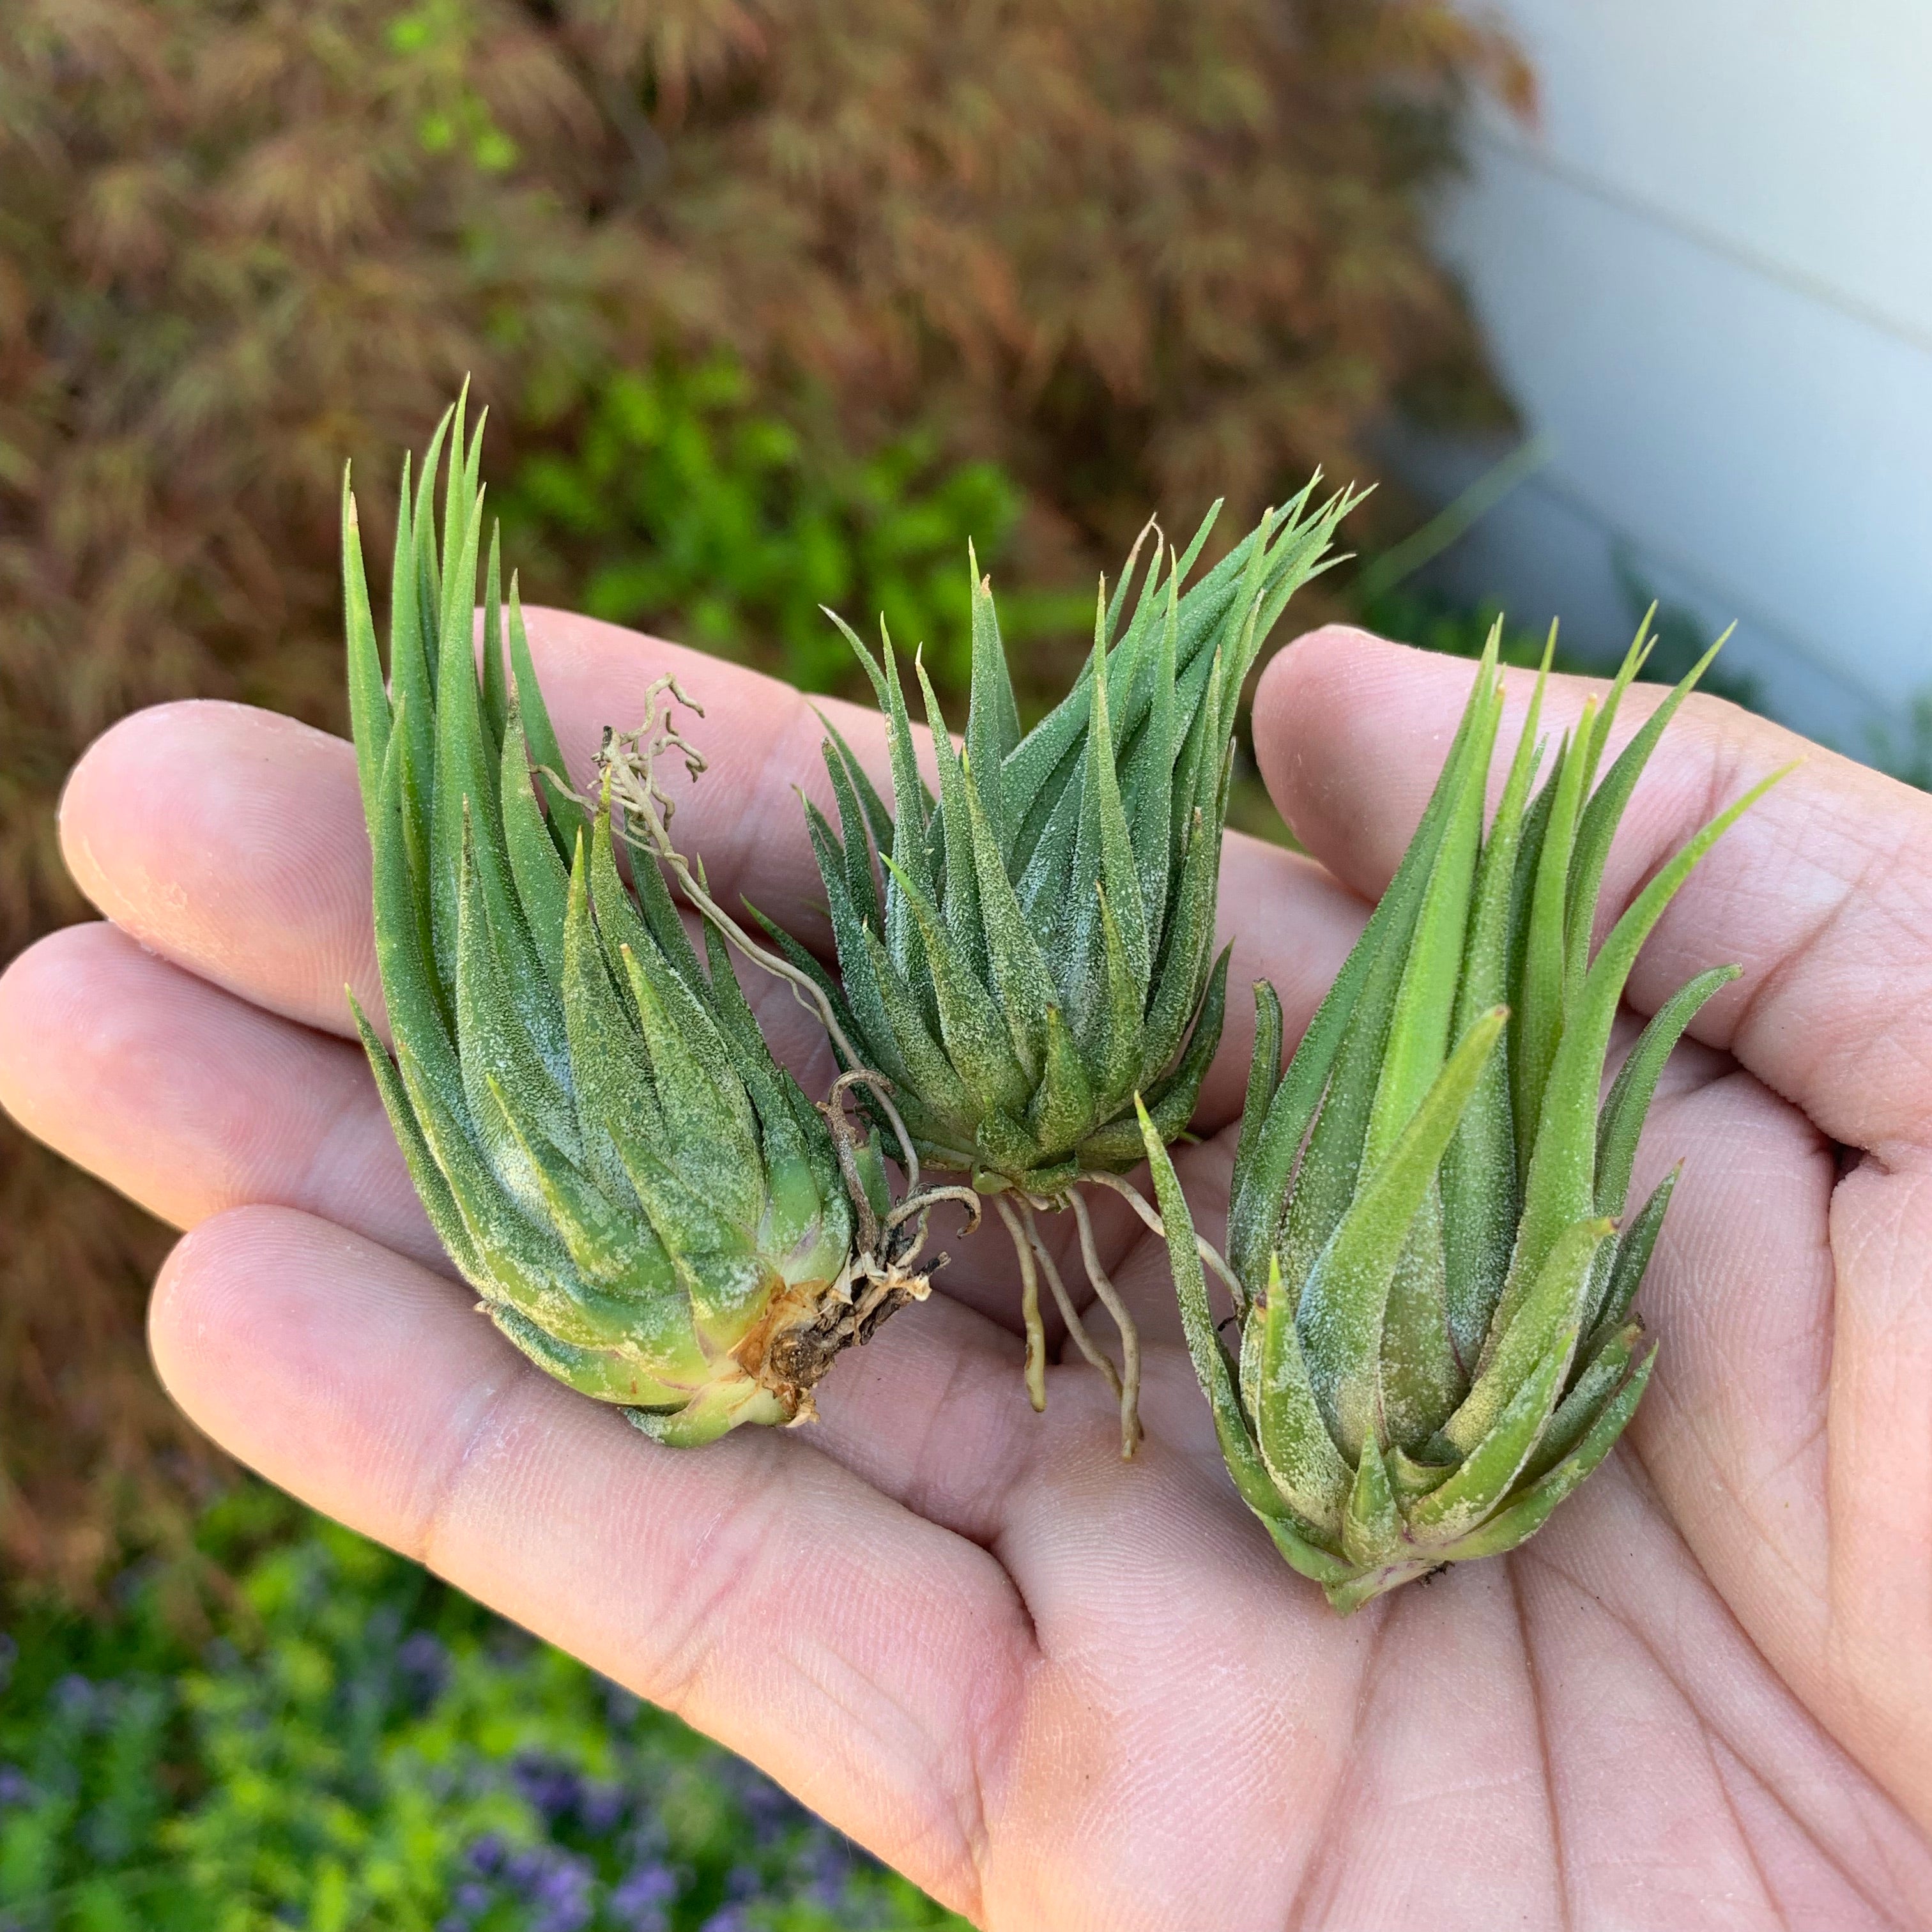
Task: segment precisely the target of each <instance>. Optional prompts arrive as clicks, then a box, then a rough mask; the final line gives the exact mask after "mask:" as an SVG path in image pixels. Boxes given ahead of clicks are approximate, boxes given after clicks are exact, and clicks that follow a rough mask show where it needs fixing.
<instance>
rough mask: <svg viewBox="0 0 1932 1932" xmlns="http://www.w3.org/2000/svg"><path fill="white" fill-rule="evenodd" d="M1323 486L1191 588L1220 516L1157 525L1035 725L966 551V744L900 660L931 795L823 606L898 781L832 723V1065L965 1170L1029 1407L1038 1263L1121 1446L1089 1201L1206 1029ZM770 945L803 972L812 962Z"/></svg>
mask: <svg viewBox="0 0 1932 1932" xmlns="http://www.w3.org/2000/svg"><path fill="white" fill-rule="evenodd" d="M1315 487H1316V485H1315V484H1314V483H1313V482H1311V483H1310V485H1309V486H1308V487H1307V489H1306V490H1304V491H1303V492H1302V493H1301V496H1299V497H1298V498H1297V499H1295V501H1294V502H1292V503H1291V504H1289V505H1288V506H1287V508H1286V509H1285V510H1283V511H1280V512H1279V513H1277V512H1275V511H1271V512H1269V514H1268V515H1267V516H1265V517H1264V518H1263V519H1262V522H1261V523H1260V525H1259V527H1258V528H1256V529H1254V530H1253V531H1252V532H1250V534H1249V535H1247V537H1246V538H1244V540H1243V541H1241V543H1240V544H1238V545H1236V546H1235V548H1234V549H1233V550H1232V551H1230V552H1229V554H1228V555H1227V556H1226V557H1224V558H1223V559H1222V560H1221V561H1220V562H1219V563H1218V564H1217V565H1215V566H1214V568H1212V569H1211V570H1209V571H1207V572H1206V573H1205V574H1204V575H1203V576H1202V578H1201V579H1200V580H1199V582H1198V583H1195V584H1193V586H1190V587H1189V588H1187V589H1185V590H1184V589H1183V588H1182V586H1183V584H1184V583H1185V581H1186V580H1187V576H1188V574H1189V573H1190V571H1192V570H1193V568H1194V565H1195V563H1196V560H1197V559H1198V558H1199V556H1200V553H1201V551H1202V547H1203V546H1204V545H1205V544H1206V542H1207V541H1208V534H1209V532H1210V530H1211V529H1212V527H1213V525H1214V511H1210V512H1209V514H1208V517H1207V519H1206V520H1205V521H1204V522H1203V523H1202V526H1201V527H1200V529H1199V531H1198V532H1196V535H1195V537H1194V538H1193V541H1192V542H1191V543H1190V544H1189V545H1188V546H1187V549H1186V550H1185V551H1184V552H1182V553H1179V554H1175V553H1172V552H1171V551H1169V550H1168V549H1167V547H1166V545H1165V544H1164V542H1163V540H1162V539H1161V538H1160V535H1159V534H1158V532H1157V531H1156V530H1155V529H1154V526H1152V525H1150V526H1149V532H1152V533H1153V535H1154V541H1153V544H1152V547H1151V551H1150V553H1149V556H1148V562H1147V565H1146V568H1145V571H1144V572H1142V571H1139V553H1140V550H1141V547H1142V546H1141V544H1136V547H1135V553H1134V554H1133V556H1130V558H1129V559H1128V562H1127V567H1126V568H1125V569H1124V571H1123V572H1122V574H1121V580H1120V581H1119V583H1118V585H1117V586H1115V590H1114V592H1113V595H1112V598H1111V599H1110V598H1109V597H1108V595H1107V590H1106V583H1105V582H1104V581H1103V583H1102V585H1101V589H1100V602H1099V607H1098V610H1097V616H1096V622H1095V625H1094V645H1093V649H1092V652H1091V655H1089V656H1088V658H1087V660H1086V662H1085V666H1084V667H1083V669H1082V672H1081V674H1080V676H1079V680H1078V682H1076V684H1075V685H1074V687H1073V690H1072V691H1070V693H1069V694H1068V695H1067V697H1066V698H1065V699H1064V700H1062V702H1061V703H1060V704H1059V705H1058V707H1057V708H1056V709H1054V710H1053V711H1052V712H1050V713H1049V715H1047V716H1046V718H1043V720H1042V721H1040V723H1039V724H1037V725H1035V726H1034V728H1033V729H1032V730H1030V731H1027V732H1025V733H1022V731H1021V730H1020V727H1019V707H1018V706H1017V704H1016V701H1015V697H1014V692H1013V682H1012V679H1011V677H1010V674H1009V673H1008V670H1007V661H1006V655H1005V652H1004V648H1003V646H1002V644H1001V637H1000V630H999V622H998V616H997V613H996V612H995V607H994V601H993V594H992V585H991V583H990V581H989V580H987V579H986V578H985V577H982V576H981V575H980V571H979V568H978V565H977V560H974V559H971V558H970V557H969V567H970V584H971V600H972V607H971V616H972V628H971V636H972V670H971V693H970V697H969V700H968V706H967V712H966V728H965V738H964V742H963V744H962V745H960V746H959V747H958V748H956V747H955V745H954V743H953V739H952V737H951V736H950V734H949V733H948V730H947V724H946V720H945V718H944V715H943V713H942V712H941V707H940V703H939V700H938V697H937V696H936V694H935V692H934V691H933V688H932V682H931V681H930V679H929V678H928V677H927V676H926V670H925V667H924V664H922V662H920V661H918V660H917V659H916V658H915V669H916V673H917V676H918V678H919V685H920V688H921V691H922V694H923V696H924V700H925V710H926V721H927V723H928V724H929V726H930V727H931V729H932V741H933V746H934V751H935V756H936V758H937V762H938V778H939V791H938V796H937V798H935V797H934V796H933V795H932V793H931V792H930V791H929V790H928V788H927V787H926V784H925V782H924V781H923V779H922V778H921V776H920V774H919V767H918V765H917V763H916V757H915V754H914V749H913V736H912V730H911V726H910V721H909V719H908V716H907V709H906V701H905V694H904V689H903V687H902V685H901V682H900V676H899V671H898V663H897V660H896V658H895V653H894V651H893V649H892V643H891V640H889V638H888V637H885V636H884V634H883V625H881V649H880V652H879V654H878V655H877V656H874V654H873V653H872V652H871V651H870V650H869V649H867V647H866V646H865V644H864V643H862V642H861V641H860V640H859V637H857V636H856V634H854V633H853V631H852V630H851V629H850V627H849V626H847V625H844V623H843V622H842V620H839V619H835V621H837V622H840V625H841V628H842V629H844V631H845V635H846V637H847V640H848V641H849V642H850V644H851V646H852V648H853V650H854V651H855V652H856V653H857V655H858V656H859V660H860V661H861V662H862V664H864V666H865V670H866V673H867V674H868V676H869V677H870V679H871V682H872V685H873V688H874V691H875V693H876V694H877V699H878V703H879V706H880V709H881V710H882V711H883V713H884V715H885V718H886V727H887V739H888V744H889V749H890V755H891V762H892V808H891V810H890V811H888V810H887V809H886V806H885V804H884V802H883V800H882V799H880V796H878V794H877V792H876V791H875V790H874V788H873V787H872V786H871V784H870V783H869V782H868V780H867V778H866V775H865V772H864V770H863V769H862V767H861V766H860V765H859V762H858V760H856V758H855V757H853V754H852V752H851V750H850V748H849V747H848V746H847V744H846V742H845V741H844V739H843V738H842V737H841V736H840V735H839V734H838V732H837V731H836V730H831V731H830V733H829V736H828V737H827V739H826V741H825V744H824V748H823V749H824V757H825V763H826V768H827V769H828V771H829V773H830V775H831V780H832V793H833V797H834V799H835V805H836V809H837V811H838V820H839V823H838V827H837V828H836V829H835V828H834V827H833V826H832V823H831V822H830V821H829V820H828V819H827V818H826V816H825V815H824V814H823V813H821V812H820V811H818V810H817V808H816V807H814V806H811V805H808V807H807V811H808V817H809V823H810V830H811V840H812V844H813V847H814V851H815V853H816V854H817V860H818V865H819V870H820V874H821V875H822V877H823V881H824V886H825V891H826V899H827V901H828V904H829V910H830V913H831V919H832V932H833V935H834V938H835V942H836V945H837V949H838V982H837V983H833V981H832V980H831V979H830V978H829V976H826V975H823V974H820V975H819V977H820V983H821V986H822V987H823V990H824V992H825V994H826V998H828V999H829V1001H832V1003H833V1004H834V1005H835V1007H836V1010H837V1013H838V1019H839V1021H840V1022H841V1027H842V1029H843V1031H844V1033H845V1034H846V1035H847V1037H848V1039H849V1040H850V1055H856V1058H851V1057H849V1055H848V1052H847V1049H843V1048H841V1058H843V1059H844V1060H845V1061H846V1064H847V1066H848V1067H863V1068H865V1069H867V1070H869V1071H871V1072H872V1073H876V1074H879V1075H882V1076H884V1077H885V1079H886V1080H887V1081H888V1082H890V1091H891V1092H892V1094H893V1095H895V1097H896V1098H897V1100H898V1106H899V1107H900V1109H901V1111H902V1113H903V1116H904V1122H905V1125H906V1127H907V1130H908V1132H909V1133H910V1136H911V1138H912V1140H913V1145H914V1146H915V1147H916V1148H917V1150H918V1152H919V1156H920V1157H921V1158H922V1160H924V1161H926V1163H929V1165H931V1166H934V1167H936V1168H939V1169H948V1170H952V1171H954V1172H964V1173H965V1174H967V1175H969V1176H970V1177H971V1184H972V1186H973V1187H974V1188H975V1189H976V1190H978V1191H979V1192H980V1193H983V1194H986V1195H989V1196H991V1197H992V1199H993V1200H994V1202H995V1205H996V1207H997V1208H998V1212H999V1214H1000V1215H1001V1217H1002V1219H1003V1220H1004V1222H1005V1223H1006V1226H1007V1231H1008V1232H1009V1234H1010V1236H1011V1237H1012V1239H1013V1244H1014V1247H1015V1250H1016V1253H1017V1254H1018V1256H1019V1265H1020V1272H1021V1279H1022V1294H1023V1309H1022V1313H1023V1315H1024V1318H1025V1327H1026V1334H1027V1361H1026V1377H1027V1385H1028V1391H1029V1394H1031V1398H1032V1400H1033V1403H1034V1406H1035V1407H1036V1408H1040V1407H1043V1406H1044V1404H1045V1402H1046V1346H1045V1337H1044V1332H1043V1324H1042V1322H1041V1317H1040V1288H1039V1283H1040V1276H1041V1275H1042V1274H1044V1275H1045V1277H1046V1280H1047V1282H1048V1283H1049V1286H1050V1287H1051V1289H1052V1293H1053V1295H1054V1297H1055V1300H1056V1301H1057V1302H1058V1305H1059V1307H1060V1310H1061V1315H1062V1316H1063V1318H1064V1320H1065V1322H1066V1323H1067V1328H1068V1330H1069V1331H1070V1334H1072V1336H1073V1339H1074V1340H1075V1342H1076V1344H1077V1346H1079V1349H1081V1351H1082V1353H1083V1354H1084V1355H1085V1356H1086V1358H1087V1359H1088V1361H1090V1362H1091V1363H1092V1364H1094V1367H1096V1368H1097V1369H1098V1370H1100V1372H1101V1373H1102V1374H1103V1375H1104V1376H1106V1378H1107V1379H1108V1381H1109V1384H1110V1385H1111V1386H1112V1388H1113V1389H1114V1391H1115V1394H1117V1395H1118V1396H1119V1397H1120V1399H1121V1431H1122V1451H1123V1453H1124V1454H1127V1455H1131V1454H1133V1448H1134V1445H1135V1443H1136V1440H1137V1437H1138V1430H1139V1425H1138V1422H1137V1421H1136V1394H1137V1390H1138V1386H1139V1340H1138V1337H1136V1334H1135V1331H1134V1328H1133V1322H1132V1320H1131V1319H1130V1316H1128V1313H1127V1310H1126V1309H1125V1307H1124V1306H1123V1305H1122V1304H1121V1301H1120V1299H1119V1297H1118V1295H1117V1294H1116V1293H1115V1291H1114V1289H1113V1286H1112V1283H1111V1282H1110V1281H1109V1280H1108V1278H1107V1276H1106V1271H1105V1270H1104V1268H1103V1266H1102V1265H1101V1262H1100V1258H1099V1256H1098V1253H1097V1249H1096V1246H1095V1243H1094V1233H1093V1228H1092V1225H1091V1217H1090V1215H1089V1213H1088V1208H1087V1206H1086V1204H1085V1202H1084V1201H1083V1199H1082V1196H1081V1194H1080V1192H1079V1188H1080V1186H1081V1184H1082V1183H1083V1182H1086V1181H1094V1182H1097V1183H1100V1184H1106V1185H1109V1186H1111V1187H1117V1188H1120V1189H1122V1190H1127V1189H1128V1184H1127V1183H1126V1182H1125V1181H1123V1180H1122V1179H1121V1175H1123V1174H1124V1173H1125V1172H1126V1171H1127V1170H1128V1169H1131V1168H1133V1167H1136V1166H1139V1163H1140V1160H1141V1158H1142V1148H1141V1132H1140V1127H1139V1123H1138V1122H1137V1121H1136V1118H1135V1115H1134V1100H1135V1096H1136V1094H1144V1095H1145V1097H1146V1100H1147V1104H1148V1112H1149V1115H1150V1117H1151V1118H1152V1120H1153V1121H1154V1123H1155V1126H1156V1128H1157V1132H1158V1133H1159V1134H1160V1136H1161V1137H1162V1138H1163V1139H1164V1140H1171V1139H1173V1138H1175V1136H1178V1135H1179V1134H1180V1133H1181V1132H1182V1131H1183V1130H1184V1128H1185V1127H1186V1126H1187V1121H1188V1119H1189V1118H1190V1115H1192V1114H1193V1111H1194V1105H1195V1101H1196V1097H1197V1095H1198V1094H1199V1091H1200V1087H1201V1082H1202V1076H1203V1075H1204V1074H1205V1073H1206V1071H1207V1069H1208V1063H1209V1061H1211V1059H1212V1058H1214V1049H1215V1048H1216V1046H1217V1044H1218V1043H1219V1042H1220V1035H1221V1024H1222V1019H1223V1002H1224V999H1225V997H1226V980H1227V956H1226V953H1225V952H1224V953H1222V954H1221V956H1220V958H1219V959H1217V958H1216V957H1215V955H1214V926H1215V910H1216V897H1217V886H1218V882H1219V877H1220V863H1221V841H1222V831H1223V825H1224V823H1225V822H1226V815H1227V807H1228V785H1229V772H1230V769H1231V763H1232V745H1233V734H1234V728H1235V709H1236V706H1237V704H1238V700H1239V697H1240V694H1241V685H1242V682H1243V680H1244V678H1245V677H1246V676H1247V673H1248V671H1249V670H1250V667H1252V666H1253V663H1254V661H1255V658H1256V654H1257V652H1259V650H1260V649H1261V647H1262V643H1263V641H1264V640H1265V638H1266V637H1267V636H1268V632H1269V631H1270V630H1271V628H1273V626H1274V623H1275V622H1276V620H1277V619H1278V618H1279V616H1280V614H1281V612H1282V610H1283V607H1284V606H1285V605H1286V604H1287V602H1288V600H1289V598H1290V597H1291V596H1292V595H1293V594H1294V592H1295V591H1296V590H1297V589H1299V588H1300V587H1301V585H1303V584H1304V583H1306V582H1307V580H1308V579H1309V578H1310V577H1312V576H1313V575H1314V574H1316V572H1317V571H1319V570H1321V569H1322V568H1325V567H1326V563H1327V562H1328V561H1332V559H1328V555H1327V553H1328V545H1329V542H1330V539H1331V536H1332V535H1333V533H1334V529H1335V526H1336V525H1337V523H1339V522H1340V520H1341V518H1342V517H1343V516H1344V515H1345V514H1346V513H1347V512H1348V511H1349V508H1351V507H1352V504H1353V502H1355V498H1354V497H1353V496H1351V495H1350V494H1349V493H1346V492H1342V493H1337V494H1336V495H1334V496H1331V497H1329V498H1328V499H1326V500H1325V501H1322V502H1316V500H1315V498H1314V491H1315ZM1218 507H1219V506H1218V505H1217V508H1218ZM1149 532H1143V538H1142V541H1143V542H1145V540H1146V537H1147V535H1148V533H1149ZM1137 576H1138V577H1139V594H1138V596H1137V597H1136V596H1135V595H1133V591H1134V586H1135V583H1136V577H1137ZM1130 601H1131V604H1132V608H1131V610H1130ZM875 853H876V855H877V859H878V860H879V861H880V862H882V865H883V879H882V878H881V877H880V873H879V871H877V870H876V869H875V865H874V854H875ZM775 937H777V938H778V941H779V943H780V944H784V945H786V946H787V951H788V953H789V956H790V959H792V961H793V964H794V965H796V966H797V967H799V969H800V970H801V971H806V972H812V973H817V972H818V969H817V967H816V966H815V965H814V962H812V960H811V958H810V956H809V955H808V954H806V953H804V952H803V951H802V949H800V948H799V947H796V944H789V943H787V942H786V941H784V939H783V937H782V935H775ZM1129 1191H1131V1190H1129ZM1061 1207H1067V1208H1071V1209H1072V1211H1073V1214H1074V1216H1075V1217H1076V1221H1077V1223H1078V1225H1079V1237H1080V1244H1081V1250H1082V1259H1083V1262H1084V1263H1085V1267H1086V1269H1087V1272H1088V1275H1089V1277H1090V1278H1091V1280H1092V1283H1093V1286H1094V1290H1095V1292H1096V1293H1097V1295H1098V1296H1099V1297H1100V1299H1101V1300H1102V1301H1103V1303H1104V1304H1106V1307H1107V1309H1108V1310H1109V1313H1110V1315H1111V1316H1112V1319H1113V1320H1114V1321H1115V1323H1116V1325H1118V1328H1119V1330H1120V1332H1121V1343H1122V1356H1123V1360H1122V1365H1121V1372H1120V1373H1116V1372H1115V1369H1114V1367H1113V1364H1112V1361H1111V1360H1110V1359H1109V1357H1108V1356H1107V1355H1106V1354H1105V1353H1103V1352H1102V1350H1101V1349H1100V1348H1099V1347H1098V1346H1097V1345H1096V1344H1095V1343H1094V1340H1093V1339H1092V1337H1091V1335H1090V1334H1089V1333H1088V1330H1087V1328H1085V1325H1084V1323H1083V1322H1082V1319H1081V1317H1080V1316H1079V1313H1078V1312H1077V1311H1076V1308H1075V1307H1074V1304H1073V1301H1072V1299H1071V1298H1070V1295H1068V1293H1067V1288H1066V1285H1065V1283H1064V1280H1062V1278H1061V1274H1060V1272H1059V1270H1058V1268H1057V1266H1056V1265H1055V1261H1054V1258H1053V1256H1052V1253H1051V1252H1050V1250H1049V1248H1048V1247H1047V1246H1046V1244H1045V1243H1044V1242H1043V1240H1042V1239H1041V1238H1040V1232H1039V1229H1038V1226H1037V1223H1036V1220H1035V1218H1034V1217H1035V1214H1036V1212H1037V1211H1044V1210H1047V1209H1050V1208H1061Z"/></svg>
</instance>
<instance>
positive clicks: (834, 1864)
mask: <svg viewBox="0 0 1932 1932" xmlns="http://www.w3.org/2000/svg"><path fill="white" fill-rule="evenodd" d="M800 1862H801V1864H802V1866H803V1868H804V1870H803V1877H804V1881H805V1891H807V1892H808V1894H810V1895H811V1897H813V1898H814V1899H815V1900H817V1902H818V1903H820V1905H823V1906H835V1905H837V1904H838V1902H839V1901H840V1900H841V1899H842V1898H843V1897H844V1896H845V1890H846V1887H847V1885H849V1884H850V1882H851V1877H852V1849H851V1846H850V1844H849V1843H847V1841H846V1840H844V1838H841V1837H839V1836H838V1835H837V1834H836V1833H835V1832H826V1831H815V1832H813V1833H812V1834H811V1837H810V1838H809V1840H808V1841H807V1843H806V1846H805V1855H804V1857H803V1858H802V1860H801V1861H800Z"/></svg>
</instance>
